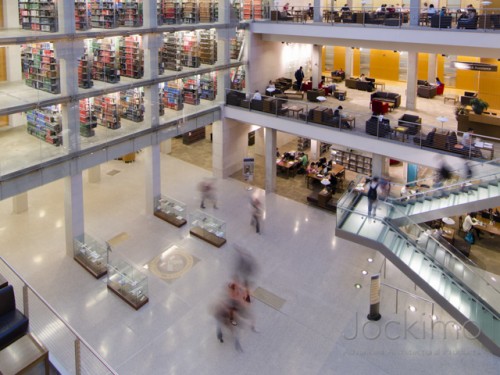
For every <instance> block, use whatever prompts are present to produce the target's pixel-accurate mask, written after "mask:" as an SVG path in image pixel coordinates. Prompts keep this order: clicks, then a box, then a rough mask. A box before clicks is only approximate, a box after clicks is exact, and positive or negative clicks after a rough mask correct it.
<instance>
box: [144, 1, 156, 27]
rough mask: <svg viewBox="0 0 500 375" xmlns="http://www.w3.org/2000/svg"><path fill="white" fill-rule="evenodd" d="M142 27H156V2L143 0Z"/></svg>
mask: <svg viewBox="0 0 500 375" xmlns="http://www.w3.org/2000/svg"><path fill="white" fill-rule="evenodd" d="M142 12H143V13H142V14H143V20H144V21H143V24H144V27H151V28H154V27H157V26H158V18H157V15H156V0H144V1H143V6H142Z"/></svg>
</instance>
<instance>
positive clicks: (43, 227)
mask: <svg viewBox="0 0 500 375" xmlns="http://www.w3.org/2000/svg"><path fill="white" fill-rule="evenodd" d="M161 161H162V166H161V168H162V172H163V176H162V186H163V189H162V192H163V193H164V194H166V195H168V196H171V197H174V198H176V199H178V200H181V201H183V202H185V203H187V204H188V210H189V211H193V210H195V209H197V208H198V206H199V197H198V192H197V189H196V185H197V183H198V182H199V181H200V180H201V179H202V178H203V177H204V176H208V175H209V172H207V171H205V170H202V169H200V168H197V167H195V166H192V165H188V164H186V163H184V162H182V161H179V160H177V159H174V158H172V157H169V156H166V155H162V159H161ZM113 169H116V170H119V171H120V173H118V174H115V175H114V176H110V175H108V174H107V172H109V171H111V170H113ZM144 169H145V164H144V157H143V154H141V153H140V154H139V155H138V158H137V161H136V162H135V163H133V164H124V163H122V162H119V161H113V162H110V163H107V164H105V165H103V166H102V180H101V182H100V183H98V184H90V183H87V182H85V183H84V197H85V222H86V231H87V232H88V233H89V234H91V235H93V236H94V237H97V238H100V239H103V240H108V239H111V238H113V237H114V236H116V235H118V234H120V233H122V232H125V233H126V234H127V235H128V239H125V240H124V241H122V242H121V243H119V244H118V245H117V246H116V247H115V248H114V249H113V253H112V256H113V257H123V258H125V259H127V260H129V261H130V262H131V263H133V264H135V265H136V266H138V267H141V266H142V265H144V264H145V263H147V262H149V261H150V260H151V259H153V258H154V257H155V256H157V255H158V254H160V253H161V252H162V251H164V250H165V249H166V248H168V247H169V246H171V245H174V244H175V245H177V246H178V247H179V248H181V249H182V250H183V251H185V252H187V253H189V254H191V255H193V256H195V257H196V258H198V259H199V260H200V261H199V262H198V263H196V264H195V265H194V267H193V268H192V269H191V270H190V271H188V272H187V273H186V274H185V275H183V276H182V277H181V278H180V279H178V280H176V281H174V282H172V283H167V282H165V281H163V280H161V279H159V278H157V277H156V276H154V275H153V274H151V273H149V274H148V276H149V293H150V302H149V303H148V304H146V305H145V306H144V307H143V308H141V309H140V310H139V311H135V310H133V309H132V308H131V307H129V306H128V305H126V304H125V303H124V302H123V301H122V300H120V299H119V298H118V297H117V296H115V295H114V294H112V293H110V292H108V291H107V289H106V284H105V282H104V281H105V280H95V279H94V278H93V277H92V276H91V275H90V274H88V273H87V272H86V271H85V270H84V269H83V268H81V267H80V266H79V265H78V264H77V263H76V262H75V261H73V260H72V258H71V257H70V256H67V255H66V252H65V248H64V206H63V196H64V190H63V188H64V184H63V182H62V181H58V182H55V183H51V184H49V185H46V186H44V187H41V188H39V189H36V190H34V191H32V192H30V193H29V206H30V208H29V211H28V212H26V213H23V214H18V215H14V214H12V206H11V201H10V200H6V201H2V202H0V255H2V256H3V257H4V258H5V259H6V260H7V261H8V262H9V263H11V264H12V265H13V266H14V267H15V268H16V269H17V270H18V271H19V272H20V273H21V274H23V275H24V276H25V277H26V278H27V279H28V281H29V282H30V283H32V285H34V286H36V288H37V290H38V291H39V292H40V293H41V294H42V296H44V297H45V298H46V299H47V300H48V301H49V302H50V303H51V304H52V305H53V306H54V307H55V308H56V310H57V311H59V312H60V313H61V315H62V316H63V317H64V318H65V319H67V321H68V322H69V323H70V324H71V325H72V326H73V327H74V328H75V329H76V330H77V331H78V332H80V333H81V334H82V336H83V337H84V339H85V340H87V341H88V342H89V343H90V344H91V345H92V346H93V347H94V348H95V349H96V350H97V351H98V352H99V353H100V354H102V355H103V356H104V357H105V359H106V360H107V361H108V362H109V363H110V364H111V365H112V366H113V367H114V368H115V369H116V370H117V371H118V372H119V373H120V374H362V373H371V374H401V373H408V374H421V373H438V372H439V373H460V374H463V373H467V374H477V373H481V374H498V368H499V365H500V359H499V358H498V357H494V356H493V355H492V354H490V353H489V352H488V351H487V350H486V349H484V348H483V347H482V346H481V345H480V344H479V343H478V342H477V341H475V340H472V339H468V338H466V337H465V336H464V333H463V330H462V331H459V338H458V339H455V337H454V336H452V334H453V333H452V332H451V331H447V333H448V336H447V338H446V339H445V338H443V332H442V331H441V330H439V331H436V334H435V337H434V339H432V338H431V336H430V329H429V326H430V323H429V322H430V321H429V315H430V304H425V303H423V302H416V301H415V300H413V299H411V298H409V297H408V296H406V295H401V296H400V305H399V314H395V312H394V307H395V299H394V292H393V291H392V290H391V289H389V288H387V287H384V288H383V289H382V307H381V313H382V319H381V320H380V321H379V322H377V323H370V324H368V325H366V324H365V323H366V322H367V320H366V314H367V313H368V303H369V302H368V301H369V300H368V295H369V275H370V274H373V273H377V272H378V271H379V270H380V266H381V264H382V257H381V256H380V255H379V254H377V253H376V252H375V251H374V250H371V249H368V248H365V247H362V246H360V245H357V244H354V243H350V242H347V241H345V240H342V239H339V238H336V237H335V215H332V214H330V213H327V212H324V211H321V210H318V209H315V208H311V207H309V206H307V205H304V204H300V203H297V202H295V201H292V200H288V199H285V198H282V197H280V196H277V195H274V194H269V195H264V194H263V192H262V191H255V190H254V191H251V192H249V191H247V190H246V189H245V186H244V185H243V184H241V183H239V182H236V181H234V180H224V181H218V182H217V186H218V193H219V198H220V203H219V206H220V208H219V209H218V210H214V209H213V208H207V211H208V212H209V213H213V214H214V215H216V216H217V217H219V218H221V219H222V220H225V221H226V222H227V233H228V235H227V238H228V243H227V244H226V245H224V246H223V247H222V248H220V249H217V248H215V247H213V246H211V245H209V244H207V243H205V242H203V241H201V240H199V239H197V238H194V237H191V236H190V235H189V233H188V228H187V227H184V228H181V229H178V228H176V227H173V226H171V225H169V224H167V223H165V222H163V221H161V220H159V219H157V218H155V217H153V216H150V215H146V214H145V209H144V206H145V204H144V200H145V199H144V185H145V183H144V179H145V178H146V177H144V176H145V173H144ZM250 194H260V195H261V196H262V197H263V199H264V201H265V205H266V210H265V218H264V224H263V234H262V235H260V236H259V235H257V234H255V233H254V230H253V228H252V227H251V226H250V206H249V204H248V201H249V195H250ZM235 243H238V244H240V245H242V246H243V247H245V248H246V249H248V251H250V252H251V253H252V254H254V256H255V257H256V258H257V259H258V261H259V265H260V272H259V275H258V277H257V280H256V282H255V287H257V286H259V287H262V288H265V289H267V290H268V291H270V292H272V293H274V294H276V295H278V296H279V297H281V298H283V299H285V300H286V302H285V304H284V305H283V307H282V308H281V310H280V311H277V310H274V309H272V308H271V307H269V306H268V305H265V304H263V303H261V302H260V301H258V300H256V299H254V301H253V303H252V309H253V311H254V314H255V317H256V326H257V329H258V331H259V333H253V332H251V331H250V330H249V329H241V330H240V339H241V344H242V346H243V350H244V352H243V353H238V352H237V351H236V350H235V349H234V347H233V345H232V341H231V339H230V337H229V336H227V337H226V340H225V342H224V343H223V344H221V343H219V342H218V341H217V339H216V336H215V322H214V319H213V317H212V316H211V314H210V307H211V306H212V305H213V303H214V302H215V301H216V300H217V299H218V297H219V296H220V295H221V293H222V292H223V290H224V288H225V286H226V283H227V281H228V278H229V276H230V275H231V264H232V260H233V253H234V250H233V244H235ZM370 257H371V258H373V259H374V261H373V262H371V263H369V262H368V261H367V259H368V258H370ZM362 270H366V271H368V275H367V276H363V275H362V273H361V271H362ZM387 271H388V272H387V279H385V280H384V282H386V283H388V284H391V285H395V286H397V287H399V288H403V289H405V290H408V291H411V292H414V289H413V284H412V283H411V282H410V281H409V280H408V279H407V278H406V277H404V276H403V275H401V274H400V272H399V271H398V270H396V269H394V267H392V266H390V265H388V267H387ZM355 283H360V284H361V285H362V288H361V289H356V288H354V284H355ZM416 293H418V294H420V295H422V292H420V291H417V292H416ZM410 303H411V304H414V305H415V306H417V312H415V313H411V312H409V311H408V309H407V307H408V304H410ZM436 314H437V315H438V318H439V319H440V320H442V321H449V320H451V318H450V317H449V316H448V314H446V313H444V312H443V311H441V309H439V308H437V309H436ZM405 319H406V320H405ZM356 322H357V330H356ZM391 322H392V323H391ZM413 322H416V324H415V325H414V326H412V327H411V328H410V329H407V330H405V327H408V326H409V325H410V324H411V323H413ZM355 332H357V333H358V335H357V337H356V338H355V339H349V338H351V337H352V336H353V335H354V333H355ZM405 334H406V338H405ZM424 334H425V337H422V336H423V335H424ZM394 337H398V338H395V339H393V338H394Z"/></svg>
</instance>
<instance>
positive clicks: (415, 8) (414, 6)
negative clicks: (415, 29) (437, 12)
mask: <svg viewBox="0 0 500 375" xmlns="http://www.w3.org/2000/svg"><path fill="white" fill-rule="evenodd" d="M438 8H439V7H438ZM419 18H420V0H410V26H418V20H419Z"/></svg>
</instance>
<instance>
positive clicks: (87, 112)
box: [79, 98, 97, 137]
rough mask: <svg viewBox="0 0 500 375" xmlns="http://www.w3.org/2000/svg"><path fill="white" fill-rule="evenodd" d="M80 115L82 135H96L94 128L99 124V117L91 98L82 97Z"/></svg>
mask: <svg viewBox="0 0 500 375" xmlns="http://www.w3.org/2000/svg"><path fill="white" fill-rule="evenodd" d="M79 111H80V113H79V115H80V135H81V136H82V137H92V136H94V135H95V131H94V128H95V127H96V126H97V117H96V115H95V114H94V109H93V106H92V101H91V99H90V98H85V99H81V100H80V102H79Z"/></svg>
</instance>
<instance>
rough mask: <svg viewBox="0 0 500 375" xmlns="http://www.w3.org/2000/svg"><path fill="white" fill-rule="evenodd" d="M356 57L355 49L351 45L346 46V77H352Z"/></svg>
mask: <svg viewBox="0 0 500 375" xmlns="http://www.w3.org/2000/svg"><path fill="white" fill-rule="evenodd" d="M353 64H354V58H353V49H352V48H350V47H345V77H346V78H349V77H352V72H353V71H354V65H353Z"/></svg>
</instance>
